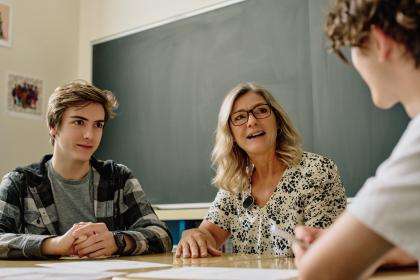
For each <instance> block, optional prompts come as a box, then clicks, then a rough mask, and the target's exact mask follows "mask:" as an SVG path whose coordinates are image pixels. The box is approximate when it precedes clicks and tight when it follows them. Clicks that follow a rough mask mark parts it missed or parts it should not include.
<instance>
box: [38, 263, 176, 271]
mask: <svg viewBox="0 0 420 280" xmlns="http://www.w3.org/2000/svg"><path fill="white" fill-rule="evenodd" d="M38 265H39V266H43V267H49V268H54V269H60V270H61V271H64V270H71V271H72V272H74V273H83V272H85V271H109V270H117V269H140V268H159V267H169V266H172V265H169V264H161V263H152V262H137V261H124V260H104V261H89V260H86V261H83V260H82V261H71V262H56V263H42V264H38Z"/></svg>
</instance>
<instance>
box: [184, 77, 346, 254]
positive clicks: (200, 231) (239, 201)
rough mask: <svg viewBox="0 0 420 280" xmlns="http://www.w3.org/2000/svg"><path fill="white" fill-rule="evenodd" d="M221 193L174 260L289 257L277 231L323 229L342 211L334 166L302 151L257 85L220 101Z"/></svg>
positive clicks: (217, 153) (216, 158)
mask: <svg viewBox="0 0 420 280" xmlns="http://www.w3.org/2000/svg"><path fill="white" fill-rule="evenodd" d="M212 161H213V164H214V166H215V167H216V176H215V177H214V179H213V183H214V184H215V185H216V186H217V187H219V188H220V191H219V192H218V194H217V196H216V199H215V200H214V202H213V204H212V206H211V207H210V209H209V212H208V214H207V217H206V218H205V219H204V220H203V222H202V223H201V225H200V227H199V228H197V229H190V230H186V231H184V233H183V234H182V238H181V241H180V242H179V244H178V248H177V252H176V256H177V257H181V256H182V257H186V258H188V257H193V258H196V257H206V256H208V255H209V254H210V255H220V253H221V252H220V251H219V249H218V248H219V247H220V246H221V245H222V244H223V243H224V242H225V241H226V239H227V238H228V237H229V236H231V238H232V242H233V252H234V253H250V254H263V253H268V254H273V255H279V256H292V254H293V253H292V250H291V244H290V243H289V240H287V239H285V238H284V234H282V233H281V232H287V233H289V234H292V235H293V234H294V228H295V226H296V225H298V224H304V225H308V226H313V227H318V228H325V227H328V226H329V225H330V224H331V223H332V222H333V221H334V220H335V219H336V218H337V216H338V215H339V214H340V213H341V212H342V211H344V209H345V207H346V197H345V194H344V189H343V186H342V183H341V180H340V176H339V174H338V171H337V167H336V165H335V164H334V162H333V161H331V160H330V159H328V158H326V157H323V156H320V155H316V154H313V153H308V152H303V151H302V150H301V148H300V139H299V136H298V133H297V132H296V129H295V128H294V127H293V125H292V123H291V121H290V120H289V118H288V116H287V115H286V113H285V111H284V110H283V109H282V107H281V106H280V104H279V103H278V102H277V101H276V100H275V99H274V98H273V96H272V95H271V94H270V93H269V92H268V91H267V90H266V89H265V88H263V87H261V86H258V85H256V84H254V83H241V84H239V85H238V86H236V87H235V88H234V89H232V90H231V91H230V92H229V93H228V95H227V96H226V97H225V99H224V101H223V104H222V106H221V109H220V113H219V120H218V126H217V131H216V143H215V146H214V149H213V153H212Z"/></svg>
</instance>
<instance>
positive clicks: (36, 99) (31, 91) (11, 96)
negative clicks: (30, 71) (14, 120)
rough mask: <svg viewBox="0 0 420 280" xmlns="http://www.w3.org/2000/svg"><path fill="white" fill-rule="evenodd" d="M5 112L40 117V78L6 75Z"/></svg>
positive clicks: (41, 101) (41, 96) (41, 95)
mask: <svg viewBox="0 0 420 280" xmlns="http://www.w3.org/2000/svg"><path fill="white" fill-rule="evenodd" d="M6 104H7V109H6V110H7V113H9V114H12V115H18V116H23V117H29V118H36V119H40V118H41V116H42V104H43V92H42V80H40V79H36V78H31V77H26V76H22V75H17V74H11V73H9V74H8V77H7V102H6Z"/></svg>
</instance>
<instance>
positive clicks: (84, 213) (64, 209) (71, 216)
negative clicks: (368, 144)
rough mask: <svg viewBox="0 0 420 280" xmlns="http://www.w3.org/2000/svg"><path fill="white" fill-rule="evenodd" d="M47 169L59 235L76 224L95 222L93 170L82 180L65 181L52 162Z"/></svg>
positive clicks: (49, 162) (48, 163)
mask: <svg viewBox="0 0 420 280" xmlns="http://www.w3.org/2000/svg"><path fill="white" fill-rule="evenodd" d="M47 169H48V178H49V179H50V182H51V188H52V193H53V196H54V202H55V205H56V207H57V214H58V224H59V234H60V235H61V234H64V233H66V232H67V231H68V230H69V229H70V228H71V227H72V226H73V225H74V224H76V223H79V222H95V221H96V218H95V214H94V210H93V199H92V193H93V189H92V188H93V171H92V168H91V169H90V171H89V172H88V174H87V175H86V176H85V177H84V178H82V179H81V180H67V179H64V178H63V177H61V176H60V175H59V174H58V173H57V172H55V170H54V169H53V167H52V163H51V160H49V161H48V162H47Z"/></svg>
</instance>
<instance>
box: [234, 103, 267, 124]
mask: <svg viewBox="0 0 420 280" xmlns="http://www.w3.org/2000/svg"><path fill="white" fill-rule="evenodd" d="M260 106H267V107H268V114H267V116H264V117H257V116H256V114H255V112H254V110H255V109H256V108H258V107H260ZM271 111H272V110H271V106H270V104H267V103H265V104H258V105H256V106H254V107H253V108H251V109H250V110H239V111H236V112H235V113H233V114H232V115H230V117H229V120H230V122H231V123H232V124H233V125H234V126H241V125H243V124H246V123H247V122H248V121H249V114H252V115H253V116H254V118H256V119H259V120H260V119H265V118H268V117H269V116H271ZM237 113H246V114H247V117H246V119H244V121H243V122H241V123H235V121H234V120H233V118H232V117H233V116H235V115H236V114H237Z"/></svg>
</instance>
